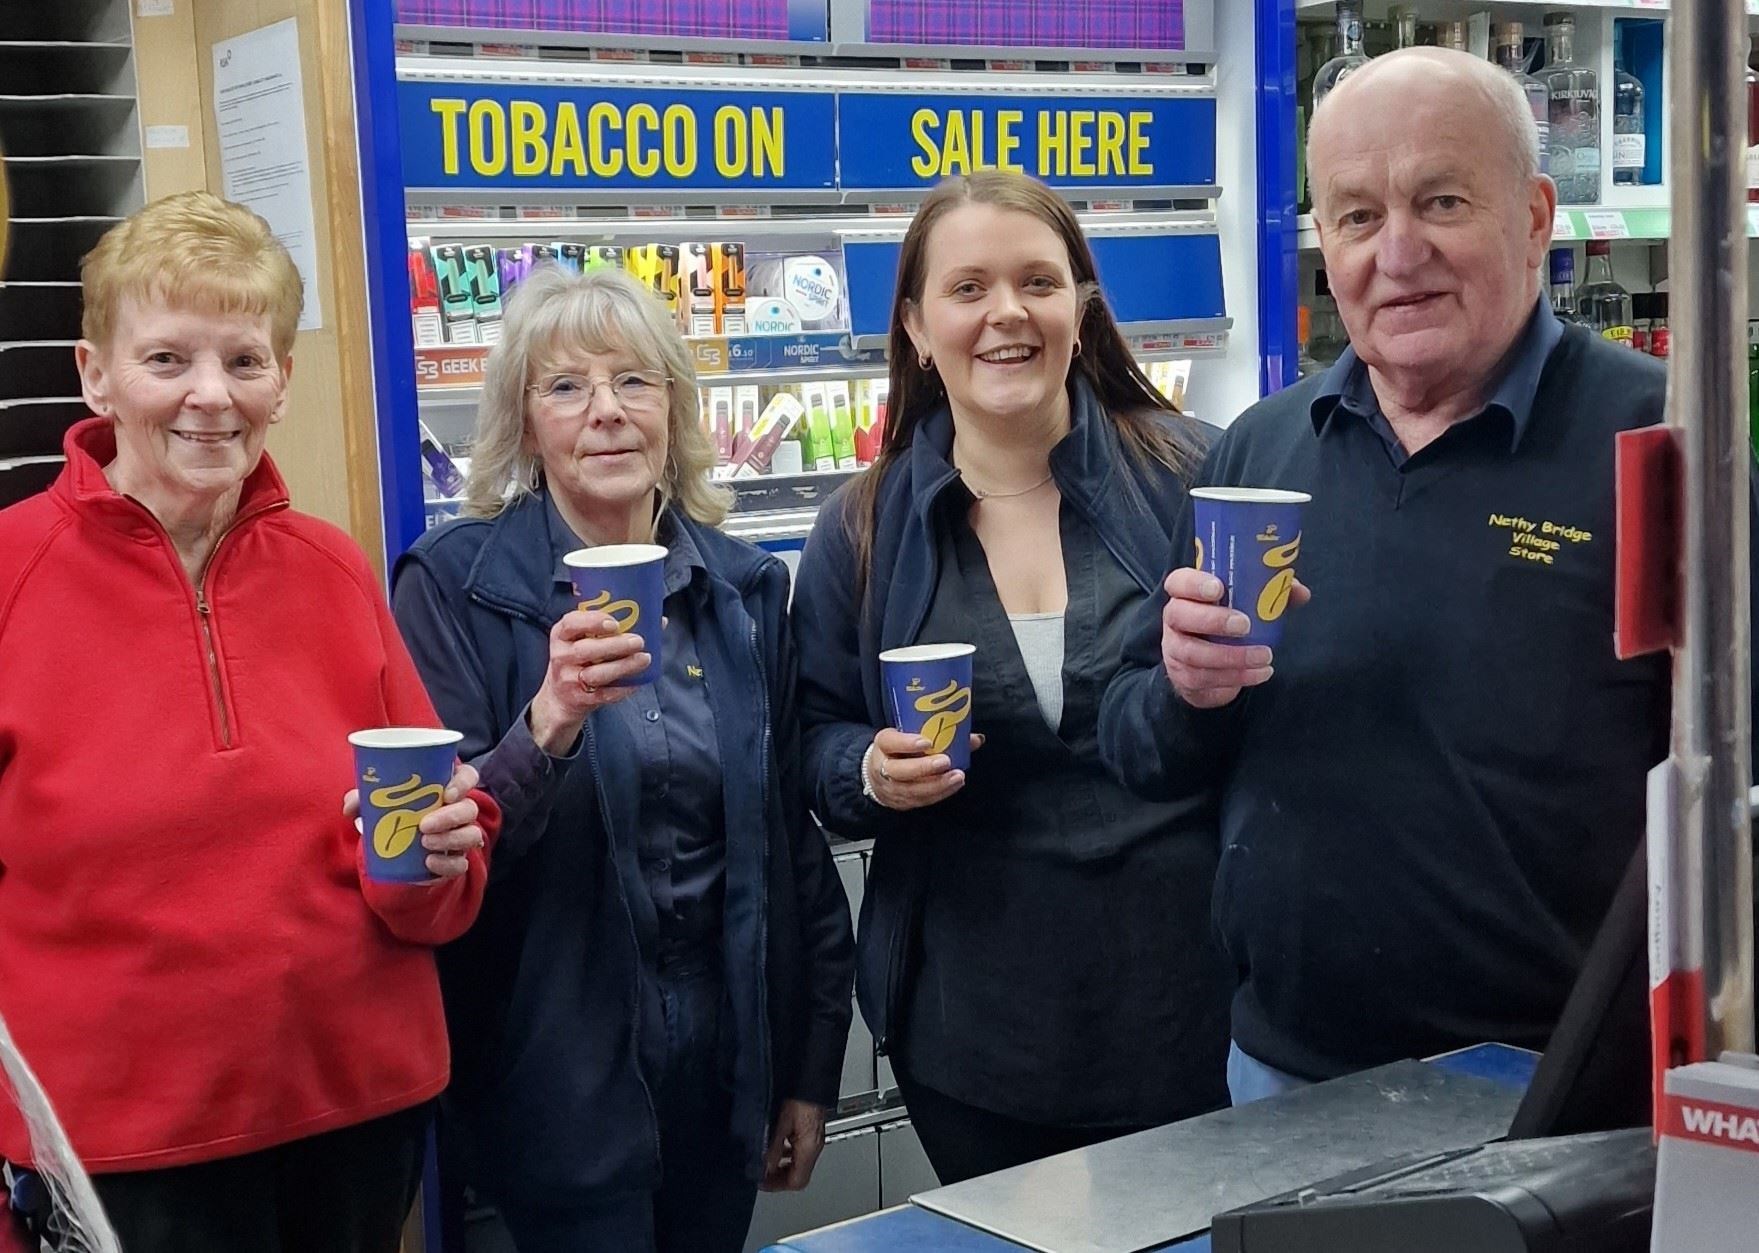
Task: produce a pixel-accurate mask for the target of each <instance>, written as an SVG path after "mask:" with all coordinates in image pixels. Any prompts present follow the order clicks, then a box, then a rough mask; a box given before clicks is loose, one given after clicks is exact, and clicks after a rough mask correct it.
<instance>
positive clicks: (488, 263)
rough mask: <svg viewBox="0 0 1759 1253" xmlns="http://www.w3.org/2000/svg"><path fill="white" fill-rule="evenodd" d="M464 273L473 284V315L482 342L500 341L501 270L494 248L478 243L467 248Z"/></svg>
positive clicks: (470, 286) (496, 342) (478, 338)
mask: <svg viewBox="0 0 1759 1253" xmlns="http://www.w3.org/2000/svg"><path fill="white" fill-rule="evenodd" d="M464 274H465V278H466V280H467V282H468V284H469V288H470V302H471V316H472V317H474V318H475V319H476V337H477V342H478V343H479V344H498V343H500V342H501V274H500V265H499V261H498V258H497V257H496V255H495V249H493V248H492V247H490V246H488V245H487V244H475V245H471V246H469V247H466V248H465V250H464Z"/></svg>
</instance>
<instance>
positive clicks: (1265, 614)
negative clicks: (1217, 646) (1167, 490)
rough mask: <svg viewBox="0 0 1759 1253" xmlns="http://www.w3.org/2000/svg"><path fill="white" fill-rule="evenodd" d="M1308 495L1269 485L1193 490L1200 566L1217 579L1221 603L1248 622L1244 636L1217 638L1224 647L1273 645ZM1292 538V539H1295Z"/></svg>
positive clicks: (1285, 609)
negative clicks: (1234, 610) (1220, 591)
mask: <svg viewBox="0 0 1759 1253" xmlns="http://www.w3.org/2000/svg"><path fill="white" fill-rule="evenodd" d="M1312 499H1313V498H1312V497H1311V496H1309V495H1308V494H1307V493H1306V492H1291V491H1283V490H1281V489H1278V488H1267V487H1197V488H1193V489H1192V490H1191V507H1192V513H1193V515H1194V517H1195V520H1196V529H1197V536H1196V538H1197V543H1196V550H1197V566H1198V568H1199V569H1201V570H1205V571H1207V572H1208V573H1210V574H1213V575H1215V576H1216V578H1218V579H1220V580H1221V582H1222V586H1223V588H1224V589H1226V590H1225V593H1224V595H1223V603H1225V604H1226V605H1227V606H1228V607H1229V608H1231V609H1237V610H1239V611H1240V612H1242V613H1244V614H1245V615H1246V616H1247V618H1248V619H1250V629H1249V630H1248V631H1247V633H1246V634H1245V635H1243V636H1241V635H1229V636H1216V637H1214V638H1215V639H1216V640H1217V641H1218V642H1220V643H1223V644H1265V645H1271V646H1274V645H1275V644H1276V643H1277V642H1278V641H1279V640H1280V639H1281V638H1282V619H1283V617H1284V615H1285V614H1286V613H1287V612H1288V608H1289V598H1290V596H1291V594H1292V593H1293V592H1294V588H1295V559H1296V557H1297V556H1299V554H1300V552H1301V515H1302V510H1303V508H1304V506H1306V505H1307V503H1308V502H1309V501H1311V500H1312ZM1291 537H1292V538H1291Z"/></svg>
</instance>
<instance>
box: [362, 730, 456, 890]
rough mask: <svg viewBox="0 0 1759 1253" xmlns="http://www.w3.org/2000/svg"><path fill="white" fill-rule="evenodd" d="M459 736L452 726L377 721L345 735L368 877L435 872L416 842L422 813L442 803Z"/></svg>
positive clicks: (411, 878) (387, 879) (423, 876)
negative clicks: (351, 760) (392, 724)
mask: <svg viewBox="0 0 1759 1253" xmlns="http://www.w3.org/2000/svg"><path fill="white" fill-rule="evenodd" d="M463 738H464V736H463V735H461V734H460V733H459V732H457V731H436V730H434V729H432V728H431V727H380V728H378V729H376V730H372V731H356V732H355V733H354V734H353V735H351V736H349V737H348V742H349V743H350V744H352V745H354V777H355V782H356V784H357V785H358V786H359V788H360V832H361V843H362V844H364V845H365V846H366V872H367V875H368V876H369V877H370V878H374V879H378V880H379V881H381V882H383V883H426V882H427V881H428V880H429V879H432V878H433V877H434V876H433V875H431V874H429V873H428V867H427V859H428V851H427V849H425V848H423V847H422V843H421V831H420V826H421V819H422V815H423V814H425V813H427V812H428V811H429V810H430V809H438V808H439V807H440V806H441V805H443V804H445V803H446V785H447V784H448V783H450V782H451V781H452V767H453V764H454V763H455V762H456V761H457V758H458V741H460V740H462V739H463Z"/></svg>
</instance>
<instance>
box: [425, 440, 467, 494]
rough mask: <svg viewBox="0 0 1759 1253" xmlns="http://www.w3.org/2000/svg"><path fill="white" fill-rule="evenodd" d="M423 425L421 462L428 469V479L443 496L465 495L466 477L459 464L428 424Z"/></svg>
mask: <svg viewBox="0 0 1759 1253" xmlns="http://www.w3.org/2000/svg"><path fill="white" fill-rule="evenodd" d="M420 425H421V460H422V464H423V465H424V466H425V467H426V468H427V472H428V477H429V478H431V479H432V480H433V481H434V487H435V488H437V489H438V491H439V494H440V495H441V496H462V495H464V487H465V476H464V472H463V471H461V470H460V469H459V468H458V464H457V463H456V462H455V461H453V460H452V458H451V456H450V455H449V454H448V453H447V452H446V450H445V448H444V447H442V446H441V444H440V441H439V440H438V439H436V438H435V437H434V433H433V432H432V431H430V430H429V429H428V424H427V423H426V422H423V423H421V424H420Z"/></svg>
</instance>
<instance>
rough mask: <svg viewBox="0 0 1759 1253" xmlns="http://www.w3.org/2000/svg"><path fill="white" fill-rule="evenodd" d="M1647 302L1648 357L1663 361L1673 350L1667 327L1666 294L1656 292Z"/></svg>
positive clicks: (1670, 332)
mask: <svg viewBox="0 0 1759 1253" xmlns="http://www.w3.org/2000/svg"><path fill="white" fill-rule="evenodd" d="M1649 301H1650V307H1649V313H1650V319H1649V355H1650V356H1651V357H1660V358H1661V359H1662V360H1664V361H1665V360H1667V358H1668V356H1669V354H1670V353H1671V351H1672V349H1673V332H1672V331H1670V330H1668V327H1667V293H1666V292H1664V291H1657V292H1655V293H1653V294H1652V295H1651V296H1650V297H1649Z"/></svg>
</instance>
